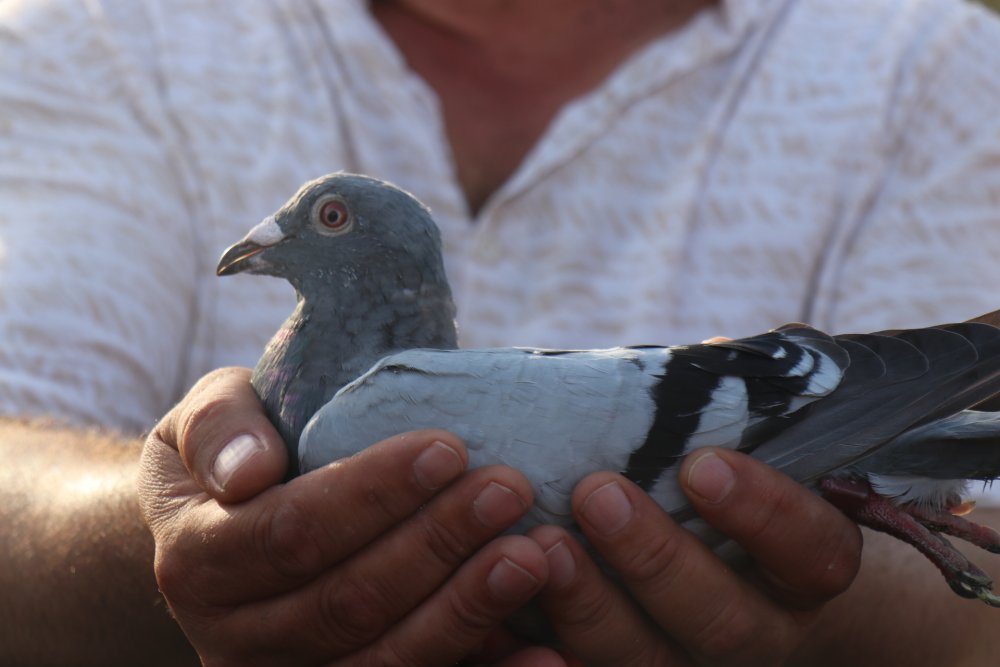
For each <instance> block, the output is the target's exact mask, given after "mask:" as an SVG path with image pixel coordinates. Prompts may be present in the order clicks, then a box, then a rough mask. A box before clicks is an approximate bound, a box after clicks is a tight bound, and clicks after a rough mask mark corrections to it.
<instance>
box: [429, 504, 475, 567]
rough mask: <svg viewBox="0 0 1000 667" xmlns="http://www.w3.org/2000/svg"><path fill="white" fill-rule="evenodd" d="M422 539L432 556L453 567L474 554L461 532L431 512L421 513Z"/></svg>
mask: <svg viewBox="0 0 1000 667" xmlns="http://www.w3.org/2000/svg"><path fill="white" fill-rule="evenodd" d="M420 526H421V538H422V542H423V544H424V545H425V547H426V549H427V550H428V551H429V552H430V554H431V555H432V556H433V557H434V558H436V559H437V560H438V561H440V562H441V563H444V564H445V565H449V566H453V565H456V564H458V563H461V562H462V561H464V560H465V559H466V558H468V557H469V554H470V553H471V552H472V549H471V547H470V546H469V545H468V544H467V543H466V540H465V539H464V538H463V534H462V532H461V530H455V528H454V527H452V526H449V525H448V524H447V523H446V522H444V521H442V520H441V519H439V518H438V517H435V516H434V515H433V514H432V513H430V512H422V513H421V521H420Z"/></svg>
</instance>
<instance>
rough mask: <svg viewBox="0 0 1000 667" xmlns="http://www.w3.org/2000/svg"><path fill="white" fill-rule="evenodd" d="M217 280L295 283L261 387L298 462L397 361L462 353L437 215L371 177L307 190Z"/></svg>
mask: <svg viewBox="0 0 1000 667" xmlns="http://www.w3.org/2000/svg"><path fill="white" fill-rule="evenodd" d="M216 273H218V275H220V276H228V275H232V274H236V273H258V274H265V275H271V276H277V277H280V278H284V279H286V280H287V281H288V282H290V283H291V284H292V286H293V287H294V288H295V291H296V293H297V295H298V303H297V305H296V307H295V310H294V311H293V312H292V313H291V315H289V317H288V319H287V320H286V321H285V323H284V324H283V325H282V327H281V329H280V330H279V331H278V333H277V334H275V336H274V337H273V338H272V339H271V342H270V343H269V344H268V346H267V348H266V349H265V351H264V355H263V356H262V357H261V358H260V360H259V361H258V362H257V366H256V368H255V369H254V372H253V376H252V378H251V384H252V385H253V387H254V389H256V391H257V394H258V395H259V396H260V398H261V400H262V402H263V404H264V408H265V410H266V411H267V413H268V416H269V417H270V418H271V421H272V422H273V423H274V424H275V426H276V427H277V428H278V432H279V433H281V435H282V437H283V438H284V440H285V442H286V443H287V444H288V446H289V447H290V449H291V452H292V456H291V461H293V470H292V472H293V473H294V462H295V461H297V460H298V456H297V454H296V453H295V447H296V445H297V443H298V440H299V434H300V433H301V432H302V429H303V428H304V427H305V425H306V422H307V421H308V419H309V418H310V417H311V416H312V415H313V413H315V412H316V410H317V409H319V407H320V406H321V405H323V404H324V403H326V402H327V401H328V400H330V398H331V397H332V396H333V395H334V394H335V393H336V392H337V391H338V390H339V389H340V388H341V387H343V386H344V385H345V384H347V383H348V382H351V381H353V380H355V379H357V378H358V377H359V376H360V375H362V374H363V373H364V372H365V371H367V370H368V369H369V368H370V367H371V366H372V365H373V364H374V363H375V362H376V361H378V360H379V359H381V358H382V357H384V356H385V355H387V354H390V353H393V352H398V351H400V350H406V349H410V348H417V347H419V348H438V349H452V348H454V347H456V331H455V304H454V302H453V301H452V297H451V289H450V287H449V286H448V279H447V277H446V275H445V270H444V263H443V261H442V258H441V237H440V234H439V233H438V228H437V225H436V224H435V223H434V220H433V219H432V218H431V215H430V212H429V211H428V210H427V207H425V206H424V205H423V204H421V203H420V202H419V201H418V200H417V199H416V198H415V197H413V196H412V195H410V194H408V193H406V192H404V191H403V190H400V189H399V188H397V187H395V186H393V185H390V184H388V183H385V182H383V181H380V180H378V179H374V178H370V177H367V176H359V175H356V174H347V173H335V174H330V175H328V176H323V177H321V178H318V179H316V180H314V181H310V182H309V183H306V184H305V185H303V186H302V187H301V188H299V191H298V192H296V193H295V195H294V196H293V197H292V198H291V199H289V200H288V202H287V203H285V205H284V206H282V207H281V208H280V209H278V211H277V212H275V213H274V214H272V215H269V216H267V217H266V218H265V219H264V220H263V221H262V222H261V223H260V224H258V225H257V226H256V227H254V228H253V229H252V230H250V232H249V233H248V234H247V235H246V236H245V237H243V239H242V240H241V241H239V242H238V243H236V244H235V245H233V246H232V247H231V248H229V249H228V250H226V251H225V253H223V255H222V258H221V259H220V260H219V265H218V268H217V269H216Z"/></svg>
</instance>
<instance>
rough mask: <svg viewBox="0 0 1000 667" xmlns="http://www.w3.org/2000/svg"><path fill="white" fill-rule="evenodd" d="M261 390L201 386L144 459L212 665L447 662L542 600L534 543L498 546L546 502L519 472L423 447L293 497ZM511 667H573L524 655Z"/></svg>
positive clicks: (160, 521) (235, 384)
mask: <svg viewBox="0 0 1000 667" xmlns="http://www.w3.org/2000/svg"><path fill="white" fill-rule="evenodd" d="M249 377H250V375H249V372H248V371H247V370H245V369H224V370H221V371H217V372H214V373H211V374H209V375H208V376H206V377H205V378H203V379H202V380H201V381H200V382H199V383H198V384H197V385H196V386H195V387H194V388H193V389H192V390H191V392H190V393H189V394H188V395H187V396H186V397H185V398H184V400H183V401H182V402H181V403H180V404H179V405H178V406H177V407H176V408H174V409H173V410H172V411H171V412H170V413H169V414H168V415H167V416H166V417H164V418H163V420H161V421H160V423H159V424H158V425H157V427H156V428H155V429H154V430H153V432H152V434H151V435H150V436H149V438H148V440H147V442H146V446H145V448H144V451H143V455H142V463H141V473H140V483H139V491H140V499H141V503H142V509H143V513H144V515H145V517H146V520H147V522H148V524H149V526H150V528H151V529H152V532H153V535H154V537H155V540H156V561H155V567H156V576H157V581H158V582H159V585H160V588H161V590H162V591H163V594H164V596H165V597H166V599H167V601H168V602H169V604H170V608H171V610H172V611H173V613H174V615H175V616H176V618H177V621H178V622H179V623H180V625H181V627H182V628H183V630H184V632H185V633H186V634H187V636H188V638H189V640H190V641H191V642H192V644H193V645H194V647H195V648H196V649H197V651H198V653H199V655H200V656H201V659H202V660H203V662H204V664H205V665H209V666H215V665H270V664H282V665H287V664H318V663H324V664H337V665H353V664H364V665H368V664H379V665H412V666H419V665H441V664H451V663H453V662H455V661H457V660H459V659H460V658H462V657H463V656H466V655H468V654H470V653H471V652H473V651H474V650H475V649H476V648H477V647H479V646H480V644H482V643H483V642H484V641H485V640H486V639H487V637H488V636H489V635H490V634H491V632H492V631H493V630H494V629H495V628H497V627H498V626H499V625H500V623H501V622H502V620H503V619H504V618H505V617H506V616H508V615H509V614H510V613H511V612H513V611H514V610H515V609H517V608H518V607H519V606H521V605H522V604H523V603H524V602H526V601H527V600H528V599H529V598H531V597H532V596H533V595H534V594H535V593H537V592H538V590H540V589H541V587H542V586H543V585H544V583H545V581H546V579H547V576H548V565H547V562H546V559H545V556H544V554H543V552H542V550H541V548H540V547H539V546H538V544H537V543H536V542H534V541H533V540H531V539H529V538H527V537H524V536H505V537H501V538H498V539H493V538H494V537H495V536H496V535H497V534H498V533H499V532H501V531H503V530H504V529H506V528H507V527H509V526H510V525H512V524H513V523H514V522H515V521H516V520H517V519H518V518H520V517H521V515H522V514H524V512H525V511H526V510H527V509H528V507H529V505H530V504H531V502H532V494H531V488H530V485H529V483H528V481H527V480H526V479H525V478H524V477H523V476H522V475H521V474H520V473H518V472H516V471H515V470H513V469H511V468H506V467H502V466H493V467H489V468H482V469H478V470H474V471H471V472H468V473H466V474H463V471H464V469H465V466H466V464H467V461H468V459H467V455H466V451H465V448H464V446H463V445H462V443H461V442H460V441H459V440H458V439H457V438H456V437H455V436H454V435H451V434H449V433H446V432H443V431H423V432H415V433H410V434H404V435H400V436H398V437H394V438H390V439H388V440H385V441H383V442H381V443H378V444H376V445H374V446H373V447H371V448H369V449H367V450H365V451H363V452H360V453H359V454H357V455H356V456H353V457H350V458H348V459H344V460H342V461H338V462H336V463H333V464H331V465H330V466H327V467H325V468H322V469H319V470H316V471H313V472H311V473H309V474H307V475H304V476H302V477H299V478H296V479H294V480H292V481H290V482H288V483H287V484H280V483H279V482H280V481H281V480H282V478H283V475H284V472H285V467H286V465H287V459H286V454H285V448H284V446H283V445H282V443H281V441H280V438H279V436H278V434H277V432H276V431H275V430H274V428H273V427H272V426H271V424H270V422H269V421H268V420H267V417H266V416H265V414H264V412H263V410H262V408H261V405H260V402H259V401H258V399H257V396H256V394H254V392H253V389H252V388H251V386H250V383H249ZM227 443H228V445H229V446H228V447H227ZM499 664H503V665H518V667H528V666H529V665H530V666H532V667H542V666H543V665H544V666H546V667H548V666H550V665H551V666H559V665H563V664H564V663H563V661H562V659H561V658H560V657H559V656H558V655H557V654H556V653H555V652H554V651H549V650H548V649H539V648H528V649H525V650H521V651H517V652H514V653H512V654H510V655H508V656H507V657H506V659H505V660H504V661H503V662H502V663H499Z"/></svg>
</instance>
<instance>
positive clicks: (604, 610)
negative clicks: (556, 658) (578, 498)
mask: <svg viewBox="0 0 1000 667" xmlns="http://www.w3.org/2000/svg"><path fill="white" fill-rule="evenodd" d="M528 535H529V537H531V539H533V540H535V541H536V542H537V543H538V545H539V546H540V547H541V548H542V549H543V550H544V552H545V557H546V560H547V561H548V565H549V579H548V583H547V584H546V586H545V588H544V589H543V590H542V592H541V594H540V595H539V603H540V604H541V606H542V609H543V610H544V611H545V615H546V617H547V618H548V619H549V621H550V622H551V623H552V626H553V629H554V630H555V631H556V633H557V634H558V635H559V638H560V640H561V642H562V644H563V645H564V646H565V647H567V648H568V649H570V650H571V651H572V652H573V653H574V654H576V655H580V656H584V657H585V658H586V663H587V664H588V665H594V666H596V667H601V666H604V665H608V666H611V665H668V664H669V665H682V664H686V659H685V658H684V656H683V655H682V653H681V652H680V651H678V650H677V648H676V647H675V646H673V645H672V644H671V643H670V642H669V641H668V639H667V638H666V636H665V635H664V634H663V633H662V632H661V631H660V630H659V629H658V628H656V627H654V626H653V625H652V624H651V623H650V621H649V617H647V616H646V615H645V614H644V613H643V612H642V611H641V610H640V609H639V608H638V607H637V606H636V605H635V603H634V602H633V600H632V598H631V597H629V596H628V595H627V594H626V593H625V592H624V591H623V590H622V589H621V588H620V587H619V586H617V585H615V584H614V583H613V582H612V581H611V580H610V579H609V578H608V577H607V576H606V575H605V574H604V573H603V572H602V571H601V570H600V569H599V568H598V566H597V565H596V564H595V563H594V561H593V559H592V558H590V557H589V556H588V555H587V553H586V552H585V551H584V549H583V547H582V546H581V545H580V543H579V542H578V541H577V540H575V539H574V538H573V537H572V536H570V535H569V533H567V532H566V531H565V530H563V529H562V528H558V527H556V526H541V527H538V528H535V529H533V530H532V531H531V532H530V533H529V534H528Z"/></svg>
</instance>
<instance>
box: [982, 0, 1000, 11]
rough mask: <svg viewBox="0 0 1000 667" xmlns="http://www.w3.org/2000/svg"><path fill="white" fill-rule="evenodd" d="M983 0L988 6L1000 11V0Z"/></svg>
mask: <svg viewBox="0 0 1000 667" xmlns="http://www.w3.org/2000/svg"><path fill="white" fill-rule="evenodd" d="M982 2H983V4H985V5H986V6H987V7H992V8H993V9H995V10H997V11H998V12H1000V0H982Z"/></svg>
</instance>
